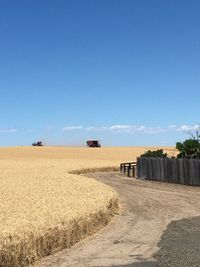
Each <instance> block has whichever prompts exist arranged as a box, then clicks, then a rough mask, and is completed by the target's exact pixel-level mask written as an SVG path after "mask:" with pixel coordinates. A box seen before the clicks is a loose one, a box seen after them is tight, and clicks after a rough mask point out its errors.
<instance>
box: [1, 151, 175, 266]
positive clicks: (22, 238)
mask: <svg viewBox="0 0 200 267" xmlns="http://www.w3.org/2000/svg"><path fill="white" fill-rule="evenodd" d="M144 150H146V148H101V149H88V148H50V147H43V148H37V147H21V148H1V149H0V266H10V267H11V266H12V267H15V266H26V265H28V264H29V263H32V262H34V261H37V260H38V259H39V258H41V257H43V256H46V255H49V254H52V253H54V252H55V251H57V250H61V249H63V248H66V247H70V246H72V245H73V244H74V243H76V242H77V241H79V240H80V239H81V238H83V237H85V236H86V235H88V234H92V233H93V232H94V231H96V230H97V229H98V228H99V227H100V226H102V225H105V224H106V223H108V221H109V219H110V217H111V216H112V215H113V213H114V212H115V211H116V210H117V208H118V200H117V194H116V192H115V191H114V190H112V189H111V188H110V187H109V186H107V185H104V184H102V183H100V182H97V181H95V180H91V179H88V178H86V177H83V176H78V175H75V173H76V174H78V173H83V172H88V171H95V170H113V169H116V168H117V167H118V165H119V163H120V162H121V161H128V160H131V161H132V160H134V159H135V157H136V156H137V155H139V154H140V153H142V152H143V151H144ZM173 153H174V151H173ZM72 173H73V174H72Z"/></svg>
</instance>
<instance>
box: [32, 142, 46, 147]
mask: <svg viewBox="0 0 200 267" xmlns="http://www.w3.org/2000/svg"><path fill="white" fill-rule="evenodd" d="M32 146H44V144H43V143H42V141H38V142H34V143H33V144H32Z"/></svg>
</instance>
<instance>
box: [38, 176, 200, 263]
mask: <svg viewBox="0 0 200 267" xmlns="http://www.w3.org/2000/svg"><path fill="white" fill-rule="evenodd" d="M87 176H88V177H92V178H95V179H97V180H100V181H102V182H104V183H106V184H108V185H110V186H112V187H113V188H114V189H115V190H116V191H117V192H118V194H119V197H120V202H121V207H122V209H121V212H120V214H119V215H116V216H115V218H114V219H113V220H112V221H111V222H110V223H109V225H108V226H106V227H105V228H104V229H102V230H100V231H99V232H98V233H97V234H95V235H93V236H92V237H89V238H87V239H85V240H84V241H82V242H81V243H79V244H77V245H75V246H74V247H73V248H71V249H66V250H63V251H62V252H59V253H57V254H55V255H52V256H49V257H46V258H45V259H44V260H43V261H42V262H41V263H40V264H39V266H41V267H47V266H48V267H50V266H51V267H65V266H70V267H75V266H76V267H84V266H125V265H126V264H131V263H134V262H140V261H144V260H148V259H152V255H153V253H154V252H155V251H157V249H158V248H157V243H158V241H159V240H160V237H161V235H162V233H163V231H164V230H165V229H166V227H167V225H168V224H169V223H170V222H171V221H172V220H179V219H182V218H187V217H192V216H197V215H200V205H199V203H200V188H199V187H190V186H182V185H175V184H167V183H160V182H153V181H142V180H137V179H134V178H127V177H123V176H121V175H120V174H119V173H94V174H88V175H87ZM116 240H117V241H118V242H115V241H116ZM133 266H134V265H133ZM145 266H147V265H145ZM148 266H152V265H148Z"/></svg>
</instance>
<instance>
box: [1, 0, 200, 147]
mask: <svg viewBox="0 0 200 267" xmlns="http://www.w3.org/2000/svg"><path fill="white" fill-rule="evenodd" d="M199 14H200V1H199V0H191V1H188V0H84V1H83V0H59V1H55V0H29V1H27V0H18V1H16V0H14V1H9V0H8V1H6V0H1V1H0V96H1V102H0V145H1V146H11V145H29V144H31V143H32V142H33V141H36V140H37V139H42V140H44V141H45V142H46V143H47V144H50V145H52V144H57V145H83V144H84V143H85V141H86V140H87V139H88V138H97V139H100V140H101V141H102V143H103V144H104V145H156V144H157V145H174V144H175V142H176V141H178V140H180V139H181V140H182V139H183V138H187V135H186V134H185V133H184V130H188V129H190V130H191V129H196V128H195V127H196V126H195V125H198V124H199V123H200V117H199V113H200V112H199V111H200V102H199V101H200V16H199ZM172 125H174V126H173V127H170V126H172ZM141 126H142V127H141ZM186 126H187V127H188V128H187V127H186Z"/></svg>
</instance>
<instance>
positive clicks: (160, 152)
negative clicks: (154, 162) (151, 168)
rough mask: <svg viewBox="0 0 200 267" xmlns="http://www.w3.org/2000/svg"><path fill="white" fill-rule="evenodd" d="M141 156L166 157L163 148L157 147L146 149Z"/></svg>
mask: <svg viewBox="0 0 200 267" xmlns="http://www.w3.org/2000/svg"><path fill="white" fill-rule="evenodd" d="M141 157H151V158H166V157H167V153H163V149H158V150H156V151H151V150H148V151H146V152H145V153H144V154H142V155H141Z"/></svg>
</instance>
